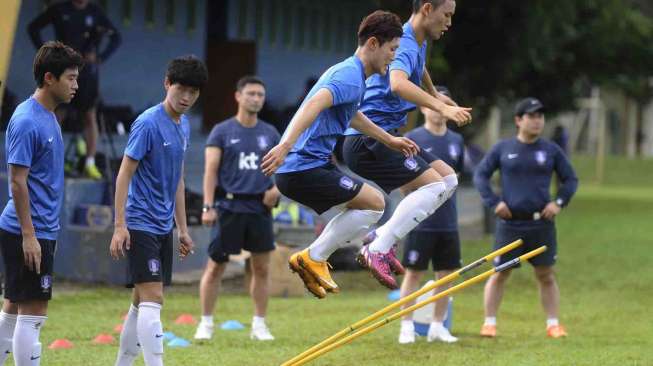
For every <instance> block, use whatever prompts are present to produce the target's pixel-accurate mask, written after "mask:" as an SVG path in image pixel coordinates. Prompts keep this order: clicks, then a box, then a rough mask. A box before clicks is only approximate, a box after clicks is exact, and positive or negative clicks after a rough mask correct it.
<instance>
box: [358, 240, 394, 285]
mask: <svg viewBox="0 0 653 366" xmlns="http://www.w3.org/2000/svg"><path fill="white" fill-rule="evenodd" d="M389 255H390V253H387V254H383V253H374V252H371V251H370V250H369V246H368V245H365V246H363V247H362V248H361V250H360V252H359V253H358V256H357V257H356V261H358V264H360V265H361V267H363V268H366V269H368V270H369V271H370V273H372V276H374V278H376V280H377V281H379V283H380V284H382V285H383V286H385V287H387V288H389V289H391V290H395V289H397V288H399V286H397V281H396V280H395V278H394V277H393V276H392V272H391V270H390V265H389V264H388V258H387V257H388V256H389Z"/></svg>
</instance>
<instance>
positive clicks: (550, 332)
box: [546, 325, 567, 338]
mask: <svg viewBox="0 0 653 366" xmlns="http://www.w3.org/2000/svg"><path fill="white" fill-rule="evenodd" d="M546 336H547V337H551V338H562V337H566V336H567V331H566V330H565V327H563V326H562V325H552V326H550V327H547V328H546Z"/></svg>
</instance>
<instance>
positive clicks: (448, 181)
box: [429, 159, 458, 198]
mask: <svg viewBox="0 0 653 366" xmlns="http://www.w3.org/2000/svg"><path fill="white" fill-rule="evenodd" d="M429 165H430V166H431V168H433V170H435V171H436V172H437V173H438V174H439V175H440V176H441V177H442V181H443V182H444V185H445V188H446V196H447V198H451V196H453V194H454V192H455V191H456V188H458V175H456V171H454V170H453V168H452V167H450V166H449V164H447V163H445V162H444V161H443V160H440V159H437V160H434V161H432V162H431V163H430V164H429Z"/></svg>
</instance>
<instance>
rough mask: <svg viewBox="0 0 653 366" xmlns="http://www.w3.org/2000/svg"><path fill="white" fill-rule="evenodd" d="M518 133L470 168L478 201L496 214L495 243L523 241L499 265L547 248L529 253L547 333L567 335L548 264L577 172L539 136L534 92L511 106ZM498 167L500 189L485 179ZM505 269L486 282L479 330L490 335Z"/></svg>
mask: <svg viewBox="0 0 653 366" xmlns="http://www.w3.org/2000/svg"><path fill="white" fill-rule="evenodd" d="M515 124H516V125H517V136H516V137H514V138H510V139H507V140H503V141H500V142H499V143H497V144H496V145H494V146H493V147H492V149H491V150H490V152H489V153H488V154H487V155H486V156H485V157H484V158H483V160H482V161H481V163H480V164H479V166H478V168H477V169H476V172H475V174H474V185H475V186H476V188H477V189H478V190H479V192H480V194H481V197H482V199H483V204H485V205H486V206H487V207H491V208H494V213H495V214H496V215H497V217H498V218H497V224H496V232H495V248H496V249H498V248H500V247H502V246H504V245H506V244H507V243H510V242H513V241H514V240H517V239H523V240H524V245H523V246H522V247H521V248H518V249H516V250H513V251H511V252H509V253H507V254H505V255H502V256H500V257H497V258H496V259H495V265H500V264H502V263H505V262H507V261H510V260H511V259H513V258H516V257H517V256H519V255H522V254H524V253H526V252H528V251H531V250H533V249H535V248H537V247H539V246H541V245H546V246H547V247H548V249H547V251H546V252H544V253H542V254H540V255H538V256H536V257H534V258H532V259H530V260H529V261H530V262H531V264H532V265H533V268H534V270H535V277H536V278H537V281H538V284H539V287H540V298H541V301H542V306H543V307H544V311H545V313H546V316H547V321H546V324H547V327H546V330H547V335H548V336H549V337H552V338H559V337H564V336H566V335H567V333H566V331H565V329H564V328H563V327H562V325H560V324H559V322H558V309H559V299H560V293H559V290H558V284H557V283H556V279H555V273H554V270H553V266H554V264H555V261H556V259H557V255H556V253H557V241H556V231H555V224H554V219H555V217H556V216H557V215H558V214H559V213H560V210H561V208H562V207H565V206H566V205H567V204H569V201H570V200H571V197H572V196H573V194H574V193H575V192H576V188H577V187H578V178H576V174H575V172H574V170H573V168H572V166H571V164H570V162H569V160H568V159H567V157H566V156H565V154H564V153H563V152H562V150H561V149H560V147H558V146H557V145H556V144H554V143H552V142H550V141H548V140H545V139H544V138H540V136H541V134H542V131H543V129H544V105H543V104H542V102H540V101H539V100H537V99H535V98H526V99H523V100H521V101H520V102H519V103H517V106H516V107H515ZM496 170H499V173H500V181H501V193H500V195H498V194H496V193H495V192H494V191H493V190H492V187H491V185H490V178H491V177H492V174H493V173H494V172H495V171H496ZM553 172H555V173H556V175H557V176H558V178H559V180H560V182H561V184H560V187H559V189H558V192H557V195H556V196H555V198H553V199H551V197H550V194H549V188H550V186H551V178H552V176H553ZM510 272H511V271H510V270H507V271H503V272H500V273H496V274H494V275H492V276H491V277H490V279H488V281H487V283H486V284H485V294H484V306H485V323H484V324H483V327H482V328H481V335H482V336H485V337H495V336H496V334H497V330H496V324H497V323H496V315H497V312H498V310H499V305H500V303H501V298H502V297H503V292H504V287H505V284H506V281H507V279H508V277H509V276H510Z"/></svg>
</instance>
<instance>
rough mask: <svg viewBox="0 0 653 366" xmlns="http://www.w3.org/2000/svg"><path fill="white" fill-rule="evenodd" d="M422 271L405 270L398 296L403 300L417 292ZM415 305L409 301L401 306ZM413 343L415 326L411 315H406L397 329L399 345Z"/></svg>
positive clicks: (403, 307)
mask: <svg viewBox="0 0 653 366" xmlns="http://www.w3.org/2000/svg"><path fill="white" fill-rule="evenodd" d="M423 275H424V271H416V270H412V269H406V273H405V274H404V279H403V281H402V282H401V288H400V291H399V292H400V296H401V298H404V297H406V296H408V295H410V294H412V293H413V292H415V291H416V290H417V288H418V287H419V283H420V281H421V280H422V276H423ZM413 304H415V301H414V300H413V301H410V302H408V303H406V304H405V305H403V306H402V309H405V308H407V307H409V306H412V305H413ZM414 342H415V325H414V324H413V314H412V313H411V314H408V315H406V316H404V317H403V318H402V319H401V327H400V329H399V343H400V344H407V343H414Z"/></svg>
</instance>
